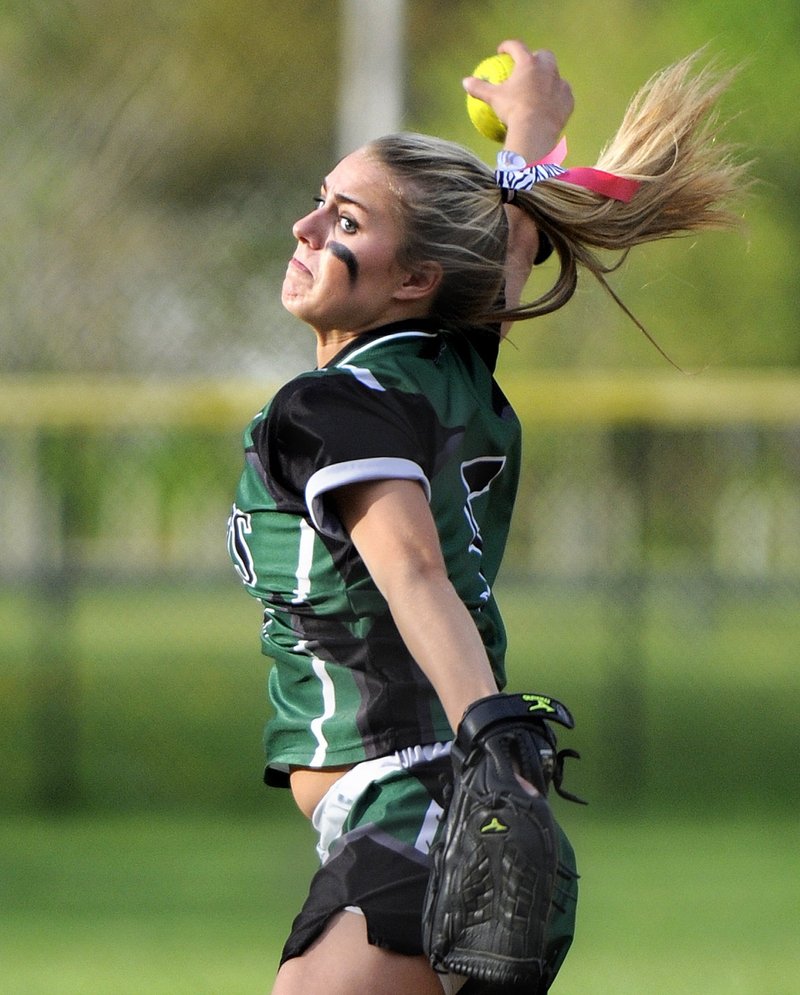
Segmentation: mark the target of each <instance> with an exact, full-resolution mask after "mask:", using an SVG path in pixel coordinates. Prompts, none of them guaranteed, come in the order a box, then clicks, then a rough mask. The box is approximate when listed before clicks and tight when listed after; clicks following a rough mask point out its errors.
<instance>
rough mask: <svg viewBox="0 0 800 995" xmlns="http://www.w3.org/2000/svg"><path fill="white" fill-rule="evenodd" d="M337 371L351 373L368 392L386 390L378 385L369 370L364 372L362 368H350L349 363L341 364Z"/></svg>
mask: <svg viewBox="0 0 800 995" xmlns="http://www.w3.org/2000/svg"><path fill="white" fill-rule="evenodd" d="M339 369H342V370H347V371H348V372H350V373H352V374H353V376H354V377H355V378H356V380H358V382H359V383H363V384H364V386H365V387H369V389H370V390H386V388H385V387H382V386H381V385H380V384H379V383H378V381H377V380H376V379H375V377H374V376H373V375H372V373H371V372H370V371H369V370H365V369H364V367H363V366H351V365H350V364H349V363H342V365H341V366H340V367H339Z"/></svg>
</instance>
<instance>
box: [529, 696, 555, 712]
mask: <svg viewBox="0 0 800 995" xmlns="http://www.w3.org/2000/svg"><path fill="white" fill-rule="evenodd" d="M522 700H523V701H524V702H526V703H527V704H528V705H529V706H530V707H529V708H528V711H529V712H554V711H555V708H554V707H553V706H552V705H551V703H550V699H549V698H546V697H545V696H544V695H543V694H523V696H522Z"/></svg>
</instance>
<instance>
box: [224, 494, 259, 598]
mask: <svg viewBox="0 0 800 995" xmlns="http://www.w3.org/2000/svg"><path fill="white" fill-rule="evenodd" d="M252 531H253V525H252V519H251V517H250V513H249V512H247V511H242V510H241V509H240V508H237V507H236V505H235V504H234V506H233V507H232V508H231V517H230V518H229V519H228V553H229V554H230V557H231V559H232V560H233V566H234V569H235V570H236V573H238V574H239V576H240V577H241V578H242V580H243V581H244V583H245V584H247V586H248V587H254V586H255V583H256V581H257V580H258V577H257V575H256V568H255V564H254V563H253V554H252V553H251V552H250V547H249V546H248V545H247V538H246V536H249V535H250V533H251V532H252Z"/></svg>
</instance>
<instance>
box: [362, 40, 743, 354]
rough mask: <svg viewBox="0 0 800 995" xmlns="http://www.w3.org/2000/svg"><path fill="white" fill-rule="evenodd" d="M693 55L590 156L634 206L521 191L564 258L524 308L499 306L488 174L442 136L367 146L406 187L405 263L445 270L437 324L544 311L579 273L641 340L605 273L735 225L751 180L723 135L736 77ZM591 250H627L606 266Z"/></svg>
mask: <svg viewBox="0 0 800 995" xmlns="http://www.w3.org/2000/svg"><path fill="white" fill-rule="evenodd" d="M698 56H699V53H695V54H694V55H692V56H689V57H688V58H686V59H683V60H681V61H680V62H678V63H676V64H675V65H673V66H670V67H669V68H667V69H664V70H663V71H661V72H659V73H657V74H656V75H655V76H653V77H652V78H651V79H650V80H649V81H648V82H647V83H646V84H645V85H644V86H643V87H642V88H641V89H640V91H639V92H638V93H637V94H636V95H635V96H634V98H633V100H632V101H631V103H630V105H629V107H628V109H627V111H626V113H625V115H624V118H623V121H622V124H621V125H620V127H619V130H618V131H617V133H616V135H615V136H614V138H613V139H612V140H611V141H610V142H609V143H608V145H607V146H606V147H605V149H604V150H603V151H602V153H601V154H600V156H599V158H598V160H597V163H596V168H598V169H602V170H606V171H607V172H611V173H614V174H616V175H618V176H622V177H627V178H630V179H633V180H637V181H638V182H639V184H640V186H639V189H638V190H637V191H636V193H635V194H634V196H633V198H632V199H631V200H630V201H629V202H627V203H625V202H622V201H618V200H611V199H609V198H607V197H604V196H602V195H600V194H597V193H594V192H592V191H590V190H587V189H585V188H583V187H579V186H575V185H572V184H569V183H564V182H561V181H558V180H554V181H548V182H543V183H538V184H537V185H536V186H534V187H533V188H532V189H530V190H528V191H517V192H516V194H515V198H514V209H520V210H523V211H524V212H525V213H526V214H528V215H529V216H530V217H531V218H532V219H533V220H534V221H535V222H536V225H537V227H538V228H539V231H540V232H542V233H544V235H546V236H547V237H548V238H549V239H550V241H551V242H552V244H553V248H554V250H555V252H556V253H557V255H558V259H559V272H558V276H557V278H556V281H555V283H554V284H553V286H552V287H551V288H550V289H549V290H547V291H546V292H545V293H544V294H542V295H541V296H540V297H538V298H536V299H535V300H533V301H531V302H529V303H527V304H521V305H520V306H519V307H514V308H511V309H507V310H501V309H499V308H498V293H499V291H500V289H501V287H502V269H503V262H504V259H505V247H506V244H507V225H506V224H505V220H504V215H505V211H504V209H503V207H502V203H501V198H500V194H499V191H498V189H497V187H496V185H495V182H494V174H493V171H491V170H490V169H489V168H488V167H487V166H486V165H485V164H484V163H483V162H481V161H480V160H479V159H477V158H476V157H475V156H474V155H472V153H470V152H468V151H467V150H466V149H462V148H461V147H460V146H458V145H454V144H453V143H449V142H445V141H442V140H440V139H433V138H427V137H423V136H419V135H417V136H412V135H395V136H389V137H388V138H385V139H380V140H378V141H377V142H374V143H371V145H370V146H369V149H370V150H371V152H372V154H373V155H375V156H376V157H377V158H378V159H379V161H381V162H383V163H384V164H385V165H386V166H387V168H388V169H389V170H390V171H391V172H393V173H394V175H395V176H396V177H397V179H398V181H399V183H400V186H401V191H402V196H401V205H400V209H401V212H402V215H403V225H404V230H405V248H406V252H407V254H408V258H409V259H413V258H416V259H423V258H428V259H431V258H433V259H437V260H438V261H439V262H440V263H441V264H442V266H443V268H444V270H445V274H446V275H445V281H443V287H442V293H441V301H438V300H437V302H435V304H434V317H438V318H439V319H440V320H441V321H442V322H444V323H446V322H447V321H448V320H449V321H450V322H451V323H454V324H455V325H457V326H466V325H469V324H481V323H486V322H490V321H499V320H504V321H521V320H524V319H527V318H534V317H537V316H539V315H542V314H547V313H549V312H552V311H555V310H557V309H558V308H561V307H563V306H564V305H565V304H566V303H567V301H569V300H570V298H571V297H572V295H573V294H574V292H575V288H576V286H577V280H578V272H579V269H580V268H582V269H584V270H587V271H588V272H589V273H591V274H592V275H593V276H594V277H595V278H596V279H597V280H598V281H599V282H600V283H601V284H602V285H603V287H604V288H605V289H606V290H607V291H608V292H609V293H610V294H611V296H612V297H613V298H614V300H615V301H616V302H617V303H618V304H619V306H620V307H621V308H622V309H623V310H624V311H625V312H626V314H628V316H629V317H630V318H631V319H632V320H633V321H634V322H635V323H636V324H637V325H638V327H639V328H641V329H642V331H643V332H644V333H645V334H646V335H648V333H647V331H646V329H644V328H643V326H642V325H641V323H640V322H639V321H638V320H637V319H636V318H635V317H634V316H633V315H632V314H631V312H630V311H629V310H628V308H627V307H626V306H625V304H624V303H623V302H622V301H621V300H620V299H619V297H618V296H617V294H616V293H615V292H614V290H613V289H612V288H611V287H610V286H609V284H608V282H607V281H606V279H605V277H606V275H607V274H608V273H610V272H612V271H613V270H614V269H616V268H617V267H618V266H619V265H620V264H621V263H622V262H623V261H624V258H625V255H626V254H627V252H628V251H629V250H630V249H631V248H633V247H634V246H636V245H640V244H642V243H644V242H652V241H656V240H658V239H662V238H670V237H674V236H677V235H681V234H685V233H688V232H694V231H699V230H702V229H708V228H726V227H732V226H733V225H735V224H736V222H737V219H736V216H735V215H734V214H733V212H732V210H731V209H730V204H731V202H732V201H733V199H734V197H735V196H736V195H737V194H739V193H740V192H741V191H742V189H743V187H744V186H745V185H746V171H747V167H746V165H745V164H742V163H739V162H737V161H736V158H735V149H734V148H733V147H732V146H731V145H730V144H728V143H725V142H723V141H721V140H720V139H719V126H718V117H717V104H718V101H719V98H720V97H721V95H722V94H723V93H724V91H725V90H726V89H727V88H728V86H729V85H730V83H731V81H732V78H733V76H734V75H735V73H734V72H733V71H728V72H723V73H721V72H718V71H717V70H716V68H715V67H714V66H713V65H709V66H706V67H705V68H702V69H700V70H697V69H696V64H697V61H698ZM597 250H610V251H613V252H617V253H620V252H621V253H623V255H622V257H621V258H619V259H616V260H615V261H614V262H613V263H611V264H609V263H607V262H605V261H604V260H603V258H601V256H600V255H599V254H598V251H597ZM459 298H463V299H461V300H459ZM648 337H650V336H649V335H648ZM657 348H658V347H657Z"/></svg>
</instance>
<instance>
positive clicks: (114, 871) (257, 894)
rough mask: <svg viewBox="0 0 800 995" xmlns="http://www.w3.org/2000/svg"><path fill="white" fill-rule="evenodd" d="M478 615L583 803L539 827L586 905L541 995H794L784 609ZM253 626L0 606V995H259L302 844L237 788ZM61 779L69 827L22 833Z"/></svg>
mask: <svg viewBox="0 0 800 995" xmlns="http://www.w3.org/2000/svg"><path fill="white" fill-rule="evenodd" d="M500 593H501V595H502V599H503V604H504V608H505V617H506V621H507V625H508V628H509V632H510V637H511V652H510V661H509V662H510V670H511V672H512V675H513V682H514V684H515V685H516V686H518V687H520V688H527V689H529V690H537V691H539V690H541V691H545V692H549V693H555V694H558V695H559V696H560V697H563V698H564V700H565V701H567V702H568V703H569V704H570V706H571V707H572V708H573V710H574V711H575V713H576V716H577V718H578V727H577V728H576V730H575V731H574V733H568V734H565V735H564V737H563V742H564V745H570V746H575V747H577V748H578V749H580V750H581V751H582V753H583V755H584V759H583V760H582V762H581V763H580V764H575V765H574V766H572V767H570V768H568V777H567V786H568V787H569V788H571V789H572V790H574V791H577V792H578V793H579V794H582V795H586V796H588V797H589V799H590V802H591V805H590V808H589V809H588V810H585V809H578V808H576V807H573V806H569V805H567V804H566V803H560V802H559V803H558V804H559V809H558V811H559V814H560V816H561V818H562V821H563V822H564V825H565V827H566V828H567V831H568V832H569V834H570V836H571V837H572V839H573V842H574V843H575V846H576V850H577V852H578V857H579V863H580V870H581V872H582V875H583V879H582V897H581V903H580V911H579V927H578V935H577V939H576V943H575V947H574V950H573V952H572V954H571V955H570V957H569V958H568V960H567V963H566V965H565V967H564V969H563V971H562V974H561V976H560V978H559V980H558V982H557V984H556V986H555V987H554V989H553V991H554V993H556V995H662V993H663V995H683V993H686V995H798V992H800V980H799V979H800V940H798V935H797V934H798V922H799V921H800V915H799V913H800V886H799V885H798V881H800V846H798V844H800V818H798V801H797V800H798V797H800V780H798V764H797V757H798V755H800V740H799V739H798V728H800V724H799V723H798V722H797V718H796V716H797V714H798V711H800V682H799V681H798V676H797V658H798V646H800V613H798V612H797V598H796V591H795V592H793V591H787V592H780V591H779V592H777V594H776V595H775V596H772V597H770V598H767V597H765V596H764V595H763V592H748V591H741V592H730V591H728V592H724V591H717V590H711V591H709V590H707V589H704V588H703V587H702V586H700V585H698V586H697V587H696V588H690V589H688V590H683V591H680V590H675V589H674V588H671V587H661V588H658V587H656V586H654V585H651V586H650V587H649V588H648V590H647V591H645V592H644V593H643V594H642V592H639V596H638V602H637V603H633V602H630V601H628V600H625V594H626V592H624V591H623V592H622V597H620V592H614V591H610V592H608V591H603V590H602V589H598V588H594V589H593V590H592V591H591V592H587V591H579V590H576V591H566V590H561V591H552V590H551V591H548V590H545V589H542V588H541V587H536V586H531V585H522V584H521V585H517V586H514V585H511V584H509V585H507V586H506V587H505V589H503V590H501V592H500ZM258 624H259V613H258V609H257V606H256V605H255V604H254V603H252V602H251V601H250V599H248V598H247V597H246V596H244V595H243V594H242V593H241V591H240V590H239V589H238V588H237V586H236V585H235V584H234V583H231V584H228V585H217V586H215V585H210V586H209V585H205V586H201V585H198V586H197V587H195V588H191V587H187V586H185V585H177V586H174V587H169V586H166V585H164V584H158V585H149V586H148V585H141V584H139V585H128V586H126V587H124V588H119V587H117V588H114V587H109V588H104V587H97V586H91V587H86V588H81V589H79V590H78V591H77V592H76V597H75V599H74V601H72V602H70V601H69V600H68V599H67V600H60V601H59V599H58V598H56V599H55V600H54V601H53V602H52V603H51V602H49V601H48V599H47V597H46V596H45V594H44V593H42V592H39V594H38V595H37V596H31V594H30V593H29V592H25V591H22V590H17V591H5V592H0V631H2V633H3V639H2V641H0V693H1V694H2V700H3V703H4V721H3V722H2V723H0V761H1V762H2V765H3V771H4V777H3V781H2V784H0V812H3V813H4V815H3V816H2V817H1V818H0V916H2V920H0V995H45V993H46V995H183V993H186V995H190V993H191V995H212V993H213V995H238V993H242V995H244V993H266V992H267V991H268V990H269V985H270V979H271V977H272V975H273V973H274V969H275V965H276V961H277V957H278V952H279V949H280V945H281V942H282V939H283V937H284V935H285V933H286V930H287V929H288V927H289V924H290V922H291V919H292V916H293V914H294V912H295V911H296V909H297V908H298V906H299V903H300V901H301V899H302V896H303V894H304V889H305V886H306V883H307V880H308V877H309V876H310V874H311V871H312V867H313V841H312V838H311V834H310V829H309V828H308V826H307V824H306V823H304V821H303V820H302V818H301V817H299V816H298V815H297V814H296V813H295V812H294V810H293V808H292V806H291V802H290V800H289V799H288V798H286V797H285V796H284V795H283V794H282V793H280V792H266V791H265V789H264V788H263V786H262V785H261V784H260V777H259V772H260V771H259V768H260V762H261V750H260V742H259V739H260V727H261V723H262V719H263V715H264V703H263V694H264V674H265V670H266V668H265V661H263V660H262V659H261V658H260V656H259V652H258ZM65 675H67V676H68V677H69V680H67V679H65ZM59 681H62V683H61V684H59V683H58V682H59ZM70 733H71V734H72V735H71V738H70ZM64 754H70V755H71V760H70V762H71V763H72V764H73V766H74V773H75V776H76V788H75V794H74V797H73V798H72V802H71V806H66V807H65V808H64V810H63V811H62V812H61V814H60V815H56V814H50V815H49V816H45V815H42V814H40V815H35V814H32V813H34V812H36V811H37V807H36V806H37V803H38V804H39V806H41V801H42V799H41V794H40V793H37V783H39V782H41V779H42V776H43V772H45V773H46V772H47V771H48V770H49V769H50V765H51V764H53V763H54V762H60V758H62V756H63V755H64ZM39 811H41V808H40V809H39ZM309 995H316V993H309ZM376 995H392V993H388V992H383V991H381V992H379V993H376ZM404 995H405V993H404Z"/></svg>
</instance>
